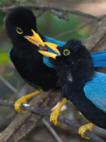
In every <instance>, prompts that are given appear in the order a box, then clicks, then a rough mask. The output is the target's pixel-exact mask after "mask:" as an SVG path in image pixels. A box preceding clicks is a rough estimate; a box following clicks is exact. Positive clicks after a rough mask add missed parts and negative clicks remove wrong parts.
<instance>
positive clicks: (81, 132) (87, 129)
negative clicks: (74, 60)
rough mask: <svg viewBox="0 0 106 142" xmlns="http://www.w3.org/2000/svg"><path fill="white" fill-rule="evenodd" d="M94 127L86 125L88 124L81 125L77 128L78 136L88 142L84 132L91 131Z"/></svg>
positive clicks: (91, 124)
mask: <svg viewBox="0 0 106 142" xmlns="http://www.w3.org/2000/svg"><path fill="white" fill-rule="evenodd" d="M94 127H95V125H94V124H93V123H88V124H85V125H82V126H81V127H80V128H79V130H78V133H79V135H81V137H82V138H85V139H87V140H89V139H90V138H89V137H87V136H86V134H85V133H86V131H92V130H93V128H94Z"/></svg>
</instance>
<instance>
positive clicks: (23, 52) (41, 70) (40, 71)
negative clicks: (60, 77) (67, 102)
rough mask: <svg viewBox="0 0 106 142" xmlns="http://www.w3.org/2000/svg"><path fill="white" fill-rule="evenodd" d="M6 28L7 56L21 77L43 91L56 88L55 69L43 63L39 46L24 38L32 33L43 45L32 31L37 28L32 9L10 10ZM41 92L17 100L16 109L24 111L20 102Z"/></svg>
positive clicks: (24, 101) (19, 8)
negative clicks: (11, 45)
mask: <svg viewBox="0 0 106 142" xmlns="http://www.w3.org/2000/svg"><path fill="white" fill-rule="evenodd" d="M6 30H7V33H8V36H9V38H10V39H11V42H12V44H13V47H12V49H10V51H9V56H10V59H11V61H12V62H13V64H14V65H15V67H16V69H17V71H18V72H19V74H20V75H21V76H22V78H23V79H24V80H25V81H26V82H27V83H28V84H29V85H31V86H32V87H34V88H36V86H40V87H41V88H42V89H43V90H44V91H47V90H49V89H56V88H57V87H56V81H57V80H56V71H55V69H52V68H49V67H48V66H46V65H45V64H44V63H43V56H42V55H41V54H39V52H38V50H39V49H40V47H39V48H38V47H37V46H35V45H34V44H32V43H30V42H29V41H28V40H27V39H26V38H25V36H32V35H34V36H36V40H37V39H38V41H39V43H40V44H41V45H44V43H43V42H42V40H40V39H39V36H38V38H37V34H36V33H35V32H34V31H37V29H36V19H35V16H34V15H33V13H32V11H30V10H29V9H27V8H23V7H18V8H16V9H14V10H12V12H10V13H9V14H8V16H7V18H6ZM45 44H46V43H45ZM41 48H42V47H41ZM43 50H47V47H46V46H45V48H43ZM54 50H55V49H54ZM41 92H42V91H41V90H39V91H36V92H33V93H31V94H28V95H27V96H24V97H22V98H21V99H19V100H17V101H16V102H15V109H16V111H18V112H20V113H22V112H24V111H22V110H21V108H20V107H21V104H22V103H26V101H27V100H28V99H29V98H31V97H33V96H35V95H37V94H40V93H41Z"/></svg>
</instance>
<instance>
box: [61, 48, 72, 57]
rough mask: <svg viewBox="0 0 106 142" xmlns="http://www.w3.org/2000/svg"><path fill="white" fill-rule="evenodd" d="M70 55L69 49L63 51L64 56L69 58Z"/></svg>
mask: <svg viewBox="0 0 106 142" xmlns="http://www.w3.org/2000/svg"><path fill="white" fill-rule="evenodd" d="M70 53H71V52H70V50H69V49H64V50H63V55H64V56H68V55H70Z"/></svg>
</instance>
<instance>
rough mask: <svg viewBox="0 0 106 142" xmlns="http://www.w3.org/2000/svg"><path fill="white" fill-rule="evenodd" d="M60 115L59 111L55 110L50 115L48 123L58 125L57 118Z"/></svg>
mask: <svg viewBox="0 0 106 142" xmlns="http://www.w3.org/2000/svg"><path fill="white" fill-rule="evenodd" d="M59 114H60V109H58V108H55V109H54V110H53V111H52V112H51V115H50V122H52V123H53V124H54V125H59V121H58V117H59Z"/></svg>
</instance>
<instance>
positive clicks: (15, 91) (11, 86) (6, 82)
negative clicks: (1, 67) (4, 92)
mask: <svg viewBox="0 0 106 142" xmlns="http://www.w3.org/2000/svg"><path fill="white" fill-rule="evenodd" d="M0 80H1V81H2V82H3V83H4V84H5V85H6V86H7V87H8V88H9V89H10V90H11V91H13V92H14V93H16V94H18V91H17V89H16V88H15V87H13V85H11V84H10V83H9V82H8V81H7V80H6V79H4V78H3V77H2V76H0Z"/></svg>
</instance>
